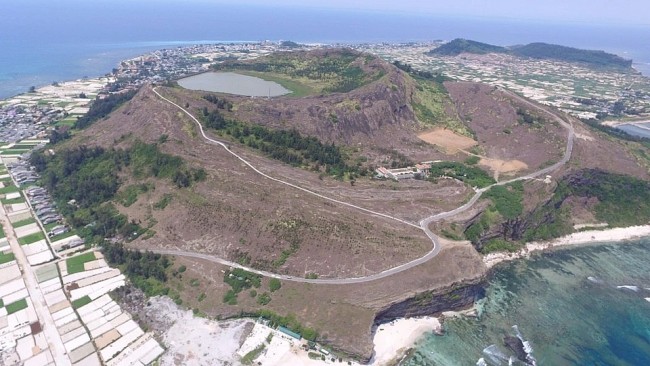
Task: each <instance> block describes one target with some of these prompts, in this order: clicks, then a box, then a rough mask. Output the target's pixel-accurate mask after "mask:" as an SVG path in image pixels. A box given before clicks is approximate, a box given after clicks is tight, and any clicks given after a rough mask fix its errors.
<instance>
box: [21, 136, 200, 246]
mask: <svg viewBox="0 0 650 366" xmlns="http://www.w3.org/2000/svg"><path fill="white" fill-rule="evenodd" d="M31 163H32V165H33V166H34V167H35V169H36V170H37V171H38V172H39V173H40V174H41V183H42V185H43V186H44V187H45V188H47V189H48V191H49V192H50V193H51V194H52V196H53V197H54V199H55V201H56V202H57V204H58V205H57V206H58V207H59V210H60V211H61V213H62V214H63V215H65V216H66V217H67V218H68V222H69V223H70V224H71V225H72V226H73V227H75V228H77V229H79V232H80V234H82V235H83V236H85V237H86V238H87V240H101V239H103V238H107V237H113V236H118V235H119V236H122V237H124V238H127V239H134V238H135V237H137V236H138V235H140V234H142V233H143V232H144V231H145V230H144V229H142V228H141V227H140V226H139V224H138V223H136V222H133V221H130V222H129V221H128V219H127V217H126V216H125V215H122V214H120V213H119V211H118V210H117V209H116V208H115V207H114V206H113V205H112V204H110V201H112V200H115V199H117V197H116V194H117V191H118V189H119V188H120V185H121V181H120V178H119V175H118V173H119V172H120V171H122V170H124V169H126V168H129V169H130V170H131V171H132V173H133V175H134V176H136V178H146V177H152V176H153V177H157V178H165V179H170V180H171V181H173V182H174V183H176V185H177V186H178V187H188V186H190V185H191V184H192V183H193V182H196V181H199V180H202V179H205V177H206V173H205V171H204V170H203V169H190V168H187V167H186V166H185V163H184V161H183V160H182V159H181V158H179V157H176V156H172V155H169V154H165V153H162V152H161V151H160V150H159V149H158V146H157V145H155V144H145V143H143V142H141V141H136V142H135V143H134V145H133V146H132V147H131V148H130V149H127V150H123V149H103V148H101V147H93V148H89V147H86V146H80V147H77V148H73V149H68V150H63V151H59V152H58V153H57V154H55V155H46V154H45V152H44V151H36V152H34V153H32V155H31ZM73 199H74V200H75V201H76V202H75V205H70V204H68V201H70V200H73Z"/></svg>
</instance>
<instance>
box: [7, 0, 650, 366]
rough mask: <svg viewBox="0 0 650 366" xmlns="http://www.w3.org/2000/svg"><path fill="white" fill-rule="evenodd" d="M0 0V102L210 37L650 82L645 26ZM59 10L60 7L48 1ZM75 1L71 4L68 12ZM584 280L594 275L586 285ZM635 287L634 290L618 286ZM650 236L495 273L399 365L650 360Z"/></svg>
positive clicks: (627, 362) (548, 257)
mask: <svg viewBox="0 0 650 366" xmlns="http://www.w3.org/2000/svg"><path fill="white" fill-rule="evenodd" d="M39 4H40V3H39V2H37V1H33V0H24V1H17V2H12V1H3V2H0V50H1V52H0V98H6V97H9V96H12V95H15V94H18V93H22V92H25V91H27V90H28V88H29V87H30V86H32V85H34V86H40V85H45V84H50V83H52V82H53V81H64V80H70V79H76V78H81V77H83V76H89V77H94V76H99V75H103V74H106V73H108V72H110V71H111V69H112V68H113V67H115V66H116V65H117V64H118V63H119V61H120V60H123V59H125V58H130V57H135V56H137V55H139V54H142V53H145V52H148V51H152V50H155V49H159V48H169V47H177V46H179V45H184V44H195V43H206V41H200V40H212V41H211V42H216V41H261V40H267V39H268V40H294V41H298V42H322V43H336V42H340V43H360V42H408V41H430V40H436V39H443V40H451V39H453V38H456V37H463V38H469V39H473V40H477V41H482V42H488V43H493V44H497V45H513V44H522V43H529V42H548V43H557V44H561V45H566V46H573V47H580V48H587V49H602V50H605V51H608V52H613V53H616V54H618V55H621V56H623V57H626V58H632V59H634V61H635V63H634V66H635V67H636V68H637V69H638V70H640V71H642V72H643V73H644V74H645V75H650V42H647V41H646V38H647V35H649V34H650V28H648V27H645V28H644V27H639V26H613V25H610V26H599V25H592V24H584V23H572V24H553V23H552V22H520V21H517V20H507V19H500V20H496V19H484V18H459V17H456V18H440V17H425V16H406V15H396V14H384V13H361V12H352V11H348V12H334V11H323V10H319V11H317V10H297V9H290V8H284V9H280V8H260V7H257V8H246V7H243V6H226V5H215V4H206V3H200V4H195V5H194V6H192V7H184V8H179V7H178V6H173V5H172V4H170V3H168V2H166V1H151V2H145V3H142V2H139V3H137V4H131V3H128V2H127V3H120V6H121V8H120V11H114V9H113V6H114V5H113V4H112V2H111V1H107V0H96V1H95V0H94V1H87V0H86V1H80V0H71V1H66V2H64V3H63V4H66V5H67V6H63V5H61V6H54V7H52V6H48V7H43V6H40V5H39ZM57 4H58V3H57ZM70 4H73V5H70ZM589 278H591V280H590V279H589ZM619 285H631V286H638V287H639V291H638V292H635V291H632V290H628V289H618V288H616V286H619ZM644 288H650V241H648V240H642V241H639V242H637V243H634V244H625V245H605V246H593V247H582V248H575V249H570V250H562V251H557V252H554V253H552V254H547V255H543V256H535V257H533V259H531V260H530V261H517V262H513V263H510V264H506V265H504V266H502V267H500V268H498V269H496V270H495V271H494V274H493V276H492V278H491V281H490V286H489V287H488V290H487V298H486V299H485V300H484V301H483V302H482V305H481V308H482V314H481V316H480V318H479V319H478V320H475V319H458V320H451V321H448V322H447V323H446V329H447V334H446V335H445V336H442V337H439V336H429V337H426V338H425V339H424V340H423V341H422V342H421V343H420V344H419V345H418V346H417V351H416V352H415V354H414V355H413V356H412V357H411V358H410V359H409V360H408V361H407V364H408V365H474V364H476V363H477V362H478V361H479V359H480V358H483V359H484V361H485V362H486V364H489V365H507V364H508V361H507V358H508V357H509V356H510V355H511V353H510V352H509V351H508V350H507V349H506V348H505V347H504V346H503V336H504V335H505V334H509V335H516V334H517V330H515V329H514V328H512V327H513V326H515V325H516V326H517V329H518V331H519V332H520V333H521V337H522V338H523V339H524V340H526V341H528V342H530V343H529V345H530V346H531V347H532V356H533V357H534V358H535V359H536V360H537V364H539V365H606V364H607V365H650V302H648V301H645V300H644V299H643V297H650V291H647V290H645V289H644Z"/></svg>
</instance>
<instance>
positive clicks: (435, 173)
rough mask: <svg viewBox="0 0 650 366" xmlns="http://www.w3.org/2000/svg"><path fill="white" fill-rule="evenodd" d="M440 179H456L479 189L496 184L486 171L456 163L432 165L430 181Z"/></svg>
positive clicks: (448, 162)
mask: <svg viewBox="0 0 650 366" xmlns="http://www.w3.org/2000/svg"><path fill="white" fill-rule="evenodd" d="M439 177H450V178H455V179H458V180H460V181H462V182H464V183H467V184H469V185H470V186H473V187H479V188H483V187H487V186H489V185H491V184H494V183H495V181H494V179H493V178H492V177H490V175H488V173H486V172H485V171H484V170H482V169H480V168H477V167H473V166H467V165H465V164H463V163H457V162H454V161H447V162H440V163H434V164H432V165H431V170H430V175H429V179H430V180H436V179H437V178H439Z"/></svg>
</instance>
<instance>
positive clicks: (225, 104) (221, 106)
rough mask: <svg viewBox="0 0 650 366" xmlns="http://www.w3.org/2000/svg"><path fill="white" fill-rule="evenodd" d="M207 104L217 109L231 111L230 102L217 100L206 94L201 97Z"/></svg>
mask: <svg viewBox="0 0 650 366" xmlns="http://www.w3.org/2000/svg"><path fill="white" fill-rule="evenodd" d="M202 98H203V99H205V100H207V101H208V102H210V103H212V104H214V105H216V106H217V108H219V109H225V110H227V111H232V102H230V101H229V100H228V99H225V98H219V97H217V96H215V95H213V94H206V95H204V96H203V97H202Z"/></svg>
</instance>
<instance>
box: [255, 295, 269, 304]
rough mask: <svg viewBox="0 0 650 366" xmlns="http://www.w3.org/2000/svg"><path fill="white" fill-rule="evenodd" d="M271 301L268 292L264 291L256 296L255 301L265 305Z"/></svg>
mask: <svg viewBox="0 0 650 366" xmlns="http://www.w3.org/2000/svg"><path fill="white" fill-rule="evenodd" d="M270 302H271V295H269V293H268V292H265V293H263V294H261V295H260V296H258V297H257V303H258V304H260V305H266V304H268V303H270Z"/></svg>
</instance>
